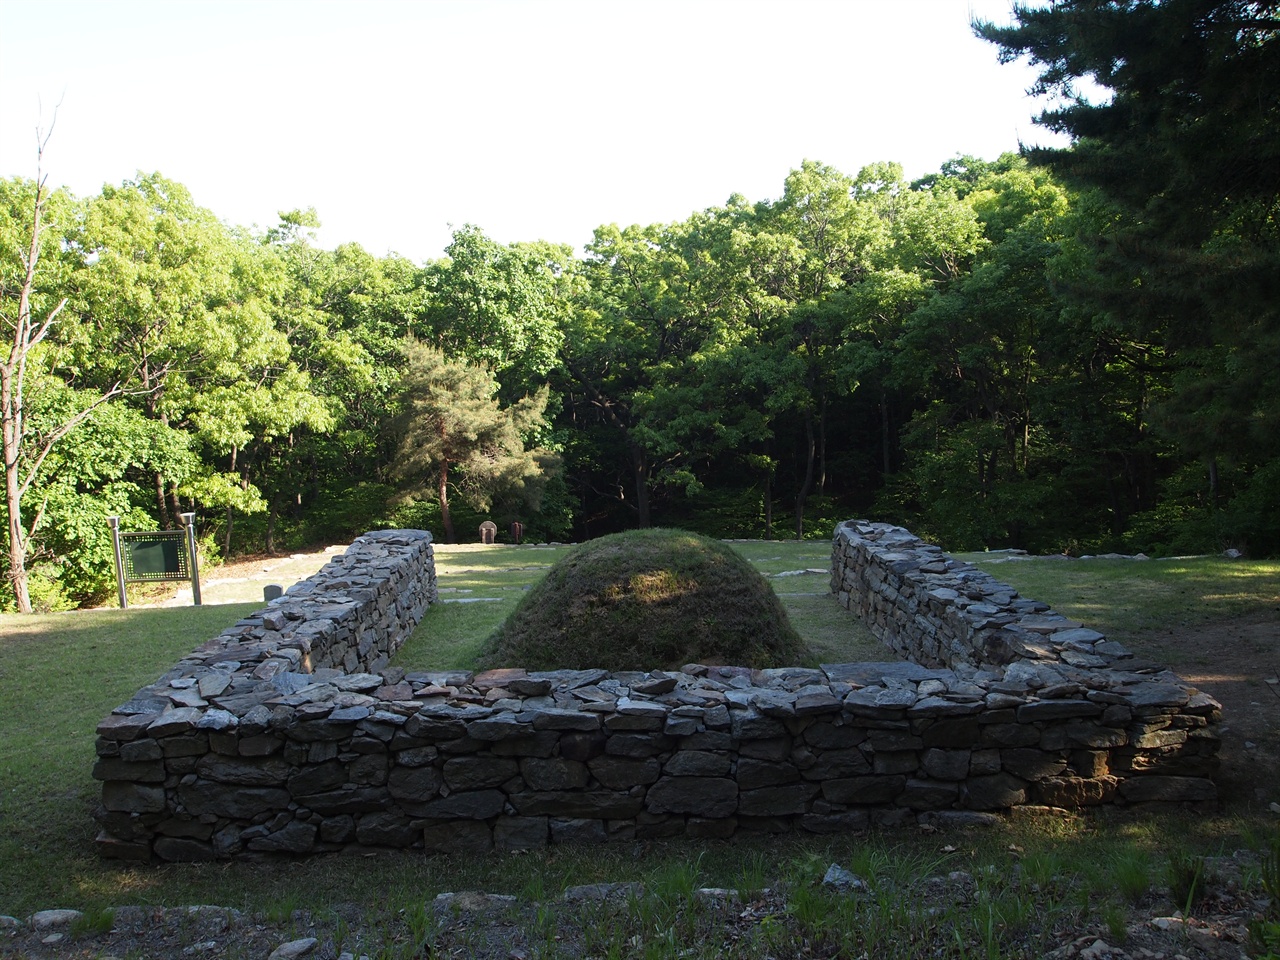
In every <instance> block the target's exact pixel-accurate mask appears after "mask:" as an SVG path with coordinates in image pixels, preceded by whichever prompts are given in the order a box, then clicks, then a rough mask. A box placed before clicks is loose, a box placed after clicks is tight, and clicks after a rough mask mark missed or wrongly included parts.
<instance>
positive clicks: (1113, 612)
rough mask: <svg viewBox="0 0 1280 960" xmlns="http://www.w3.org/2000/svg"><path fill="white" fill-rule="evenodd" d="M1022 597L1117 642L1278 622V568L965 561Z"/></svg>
mask: <svg viewBox="0 0 1280 960" xmlns="http://www.w3.org/2000/svg"><path fill="white" fill-rule="evenodd" d="M963 559H966V560H970V561H971V562H973V563H975V564H977V565H978V566H980V567H982V568H983V569H985V570H986V571H987V572H989V573H990V574H991V575H992V576H994V577H996V578H997V579H998V580H1002V581H1004V582H1005V583H1008V584H1011V585H1012V586H1014V587H1016V588H1017V590H1018V591H1019V592H1020V593H1021V594H1022V595H1023V596H1026V597H1031V598H1033V599H1036V600H1042V601H1044V602H1045V603H1048V604H1050V605H1051V606H1053V607H1054V609H1056V610H1057V611H1058V612H1059V613H1062V614H1064V615H1065V616H1068V617H1071V618H1073V619H1076V620H1080V621H1082V622H1083V623H1086V624H1087V625H1089V626H1090V627H1092V628H1094V629H1096V630H1100V631H1101V632H1103V633H1106V634H1107V635H1109V636H1112V637H1114V638H1115V639H1118V640H1123V639H1124V638H1125V637H1126V636H1137V637H1141V636H1145V635H1148V634H1150V633H1151V632H1152V631H1154V630H1160V629H1168V628H1170V627H1174V626H1197V625H1200V624H1204V623H1210V622H1213V621H1217V620H1223V619H1229V618H1233V617H1242V616H1250V615H1268V614H1270V615H1280V563H1277V562H1275V561H1264V560H1228V559H1225V558H1220V557H1197V558H1193V559H1186V560H1060V559H1053V560H1050V559H1033V560H1005V561H1000V560H998V558H996V557H994V556H992V555H990V554H966V555H963Z"/></svg>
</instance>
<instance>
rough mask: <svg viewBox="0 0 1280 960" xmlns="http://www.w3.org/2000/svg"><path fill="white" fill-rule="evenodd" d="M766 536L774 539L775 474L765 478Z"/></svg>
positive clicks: (767, 475)
mask: <svg viewBox="0 0 1280 960" xmlns="http://www.w3.org/2000/svg"><path fill="white" fill-rule="evenodd" d="M764 538H765V539H766V540H772V539H773V475H772V474H766V475H765V478H764Z"/></svg>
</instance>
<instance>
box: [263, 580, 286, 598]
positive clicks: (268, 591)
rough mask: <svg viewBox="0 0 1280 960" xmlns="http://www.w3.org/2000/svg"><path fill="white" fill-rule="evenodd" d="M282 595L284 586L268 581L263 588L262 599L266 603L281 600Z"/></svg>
mask: <svg viewBox="0 0 1280 960" xmlns="http://www.w3.org/2000/svg"><path fill="white" fill-rule="evenodd" d="M282 596H284V587H282V586H280V584H278V583H268V584H267V585H266V586H265V587H263V588H262V600H263V602H264V603H270V602H271V601H272V600H279V599H280V598H281V597H282Z"/></svg>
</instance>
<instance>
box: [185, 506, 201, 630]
mask: <svg viewBox="0 0 1280 960" xmlns="http://www.w3.org/2000/svg"><path fill="white" fill-rule="evenodd" d="M181 516H182V523H183V526H185V527H186V528H187V556H188V557H189V558H190V560H191V599H192V600H194V601H195V605H196V606H197V607H198V606H200V605H201V604H200V564H199V561H197V560H196V515H195V514H194V513H184V514H181Z"/></svg>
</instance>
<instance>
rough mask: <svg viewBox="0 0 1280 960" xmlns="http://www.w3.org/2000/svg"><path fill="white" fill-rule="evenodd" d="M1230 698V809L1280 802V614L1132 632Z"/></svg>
mask: <svg viewBox="0 0 1280 960" xmlns="http://www.w3.org/2000/svg"><path fill="white" fill-rule="evenodd" d="M1124 642H1125V644H1126V646H1128V647H1130V648H1131V649H1132V650H1133V651H1134V652H1135V653H1137V654H1140V655H1141V656H1144V657H1149V658H1151V659H1152V660H1156V661H1158V662H1161V663H1166V664H1168V665H1169V667H1170V668H1171V669H1172V670H1173V671H1174V672H1175V673H1177V674H1178V675H1179V676H1180V677H1182V678H1183V679H1184V680H1186V681H1188V682H1190V683H1193V684H1195V685H1196V686H1197V687H1199V688H1200V689H1202V690H1204V691H1206V692H1207V693H1209V694H1211V695H1212V696H1214V697H1215V698H1217V700H1218V701H1219V702H1220V703H1221V704H1222V714H1223V719H1222V724H1221V726H1220V727H1219V732H1220V733H1221V735H1222V751H1221V758H1222V767H1221V770H1220V772H1219V774H1218V777H1217V781H1218V786H1219V788H1220V791H1221V795H1222V799H1223V801H1224V802H1225V803H1226V805H1227V806H1228V807H1229V808H1240V809H1241V810H1242V812H1243V810H1244V809H1250V808H1254V807H1256V806H1257V805H1258V804H1259V803H1260V804H1261V805H1262V806H1263V807H1266V806H1268V805H1269V804H1271V803H1277V804H1280V736H1278V734H1280V615H1254V616H1250V617H1243V618H1240V619H1235V620H1224V621H1219V622H1216V623H1212V624H1206V625H1202V626H1198V627H1180V628H1172V629H1161V630H1154V631H1151V632H1149V633H1147V634H1145V635H1140V636H1131V637H1126V638H1125V640H1124Z"/></svg>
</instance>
